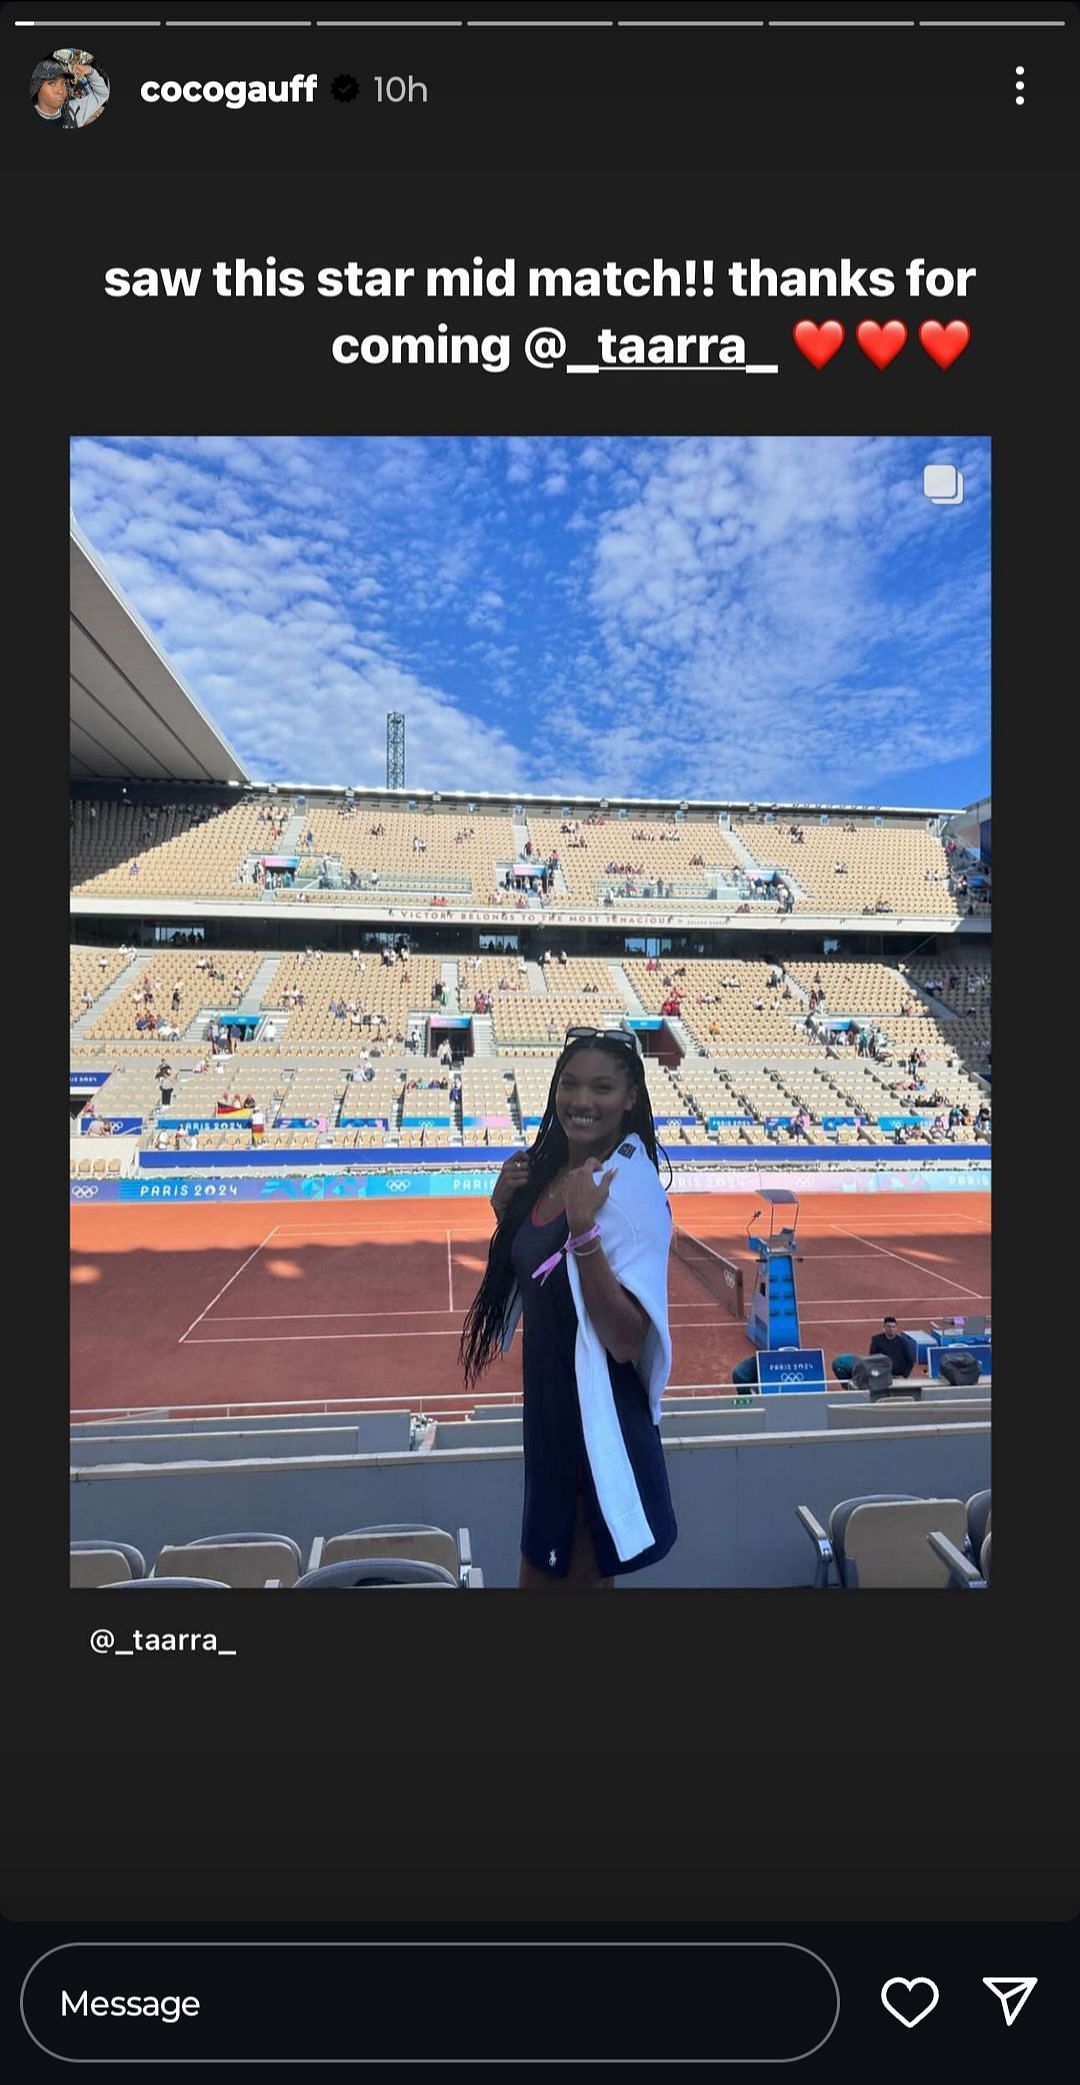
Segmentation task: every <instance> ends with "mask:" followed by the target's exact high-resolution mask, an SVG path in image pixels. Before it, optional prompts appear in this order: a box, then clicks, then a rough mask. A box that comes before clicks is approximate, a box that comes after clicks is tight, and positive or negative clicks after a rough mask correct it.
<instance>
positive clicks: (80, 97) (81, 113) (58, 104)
mask: <svg viewBox="0 0 1080 2085" xmlns="http://www.w3.org/2000/svg"><path fill="white" fill-rule="evenodd" d="M108 99H109V80H108V75H107V74H106V73H105V72H103V71H102V69H101V66H100V65H98V64H97V62H96V60H95V58H94V54H93V52H92V51H74V50H62V51H53V53H52V56H51V57H49V58H42V59H41V60H40V62H39V63H38V64H37V65H35V67H34V70H33V72H32V73H31V75H30V106H31V109H32V110H33V112H34V114H35V115H36V116H37V117H38V118H39V119H40V121H41V122H43V123H52V124H55V126H56V128H57V129H58V130H83V129H85V127H86V125H87V124H88V123H93V122H95V121H96V119H97V118H98V116H100V115H101V112H102V110H103V109H104V107H105V104H106V102H107V101H108Z"/></svg>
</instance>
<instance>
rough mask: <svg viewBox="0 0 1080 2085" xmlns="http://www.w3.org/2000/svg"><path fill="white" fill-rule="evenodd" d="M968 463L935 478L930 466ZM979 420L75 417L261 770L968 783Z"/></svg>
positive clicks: (872, 792) (120, 544) (611, 785)
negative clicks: (920, 424)
mask: <svg viewBox="0 0 1080 2085" xmlns="http://www.w3.org/2000/svg"><path fill="white" fill-rule="evenodd" d="M941 461H948V462H952V463H956V464H958V465H959V466H960V468H961V469H962V471H963V474H964V485H965V497H964V502H963V504H962V505H961V506H958V507H935V506H933V505H932V504H931V503H930V501H928V500H927V499H926V498H925V497H924V495H923V491H922V474H923V466H924V464H926V463H928V462H941ZM989 473H990V445H989V441H988V440H986V439H984V438H979V437H973V436H970V435H964V436H960V437H951V438H950V437H944V436H943V437H937V438H929V437H925V438H924V437H918V438H908V437H897V436H887V437H870V436H845V437H835V436H828V437H825V436H773V435H770V436H759V437H752V436H750V437H748V436H727V435H688V436H664V437H642V436H625V437H598V438H596V439H586V438H583V437H578V436H574V437H566V438H558V437H549V436H543V437H526V436H511V437H507V438H503V437H494V436H478V437H474V438H461V439H441V438H436V437H428V436H386V437H341V438H326V437H319V438H307V437H303V436H268V437H253V436H247V435H237V436H232V435H210V436H191V437H187V436H168V437H161V438H145V439H142V438H138V439H137V438H134V437H123V438H119V439H115V440H109V439H101V438H93V439H91V438H80V439H78V440H76V441H75V442H73V444H72V486H71V500H72V506H73V508H74V510H75V515H76V518H77V520H78V522H79V524H80V526H81V527H82V528H83V530H84V531H85V533H86V534H87V535H88V536H89V538H90V540H91V542H92V543H93V544H94V546H95V548H96V549H97V550H98V551H99V552H100V553H101V554H102V556H103V557H104V559H105V560H106V562H107V564H108V565H109V567H110V570H111V571H112V572H113V574H114V576H115V577H116V579H117V580H118V581H119V583H120V585H121V587H122V588H123V589H124V591H125V593H126V594H127V595H128V597H129V599H130V600H131V601H132V602H133V604H134V606H135V607H136V608H137V609H138V611H139V613H140V615H142V617H143V618H144V620H145V621H146V622H147V623H148V624H149V626H150V628H151V629H152V630H153V632H154V634H155V636H156V637H157V639H158V641H159V643H160V644H161V645H162V647H163V649H164V651H165V652H166V654H167V655H168V657H169V658H170V659H171V660H172V662H173V664H174V665H175V666H176V667H177V668H178V670H179V671H180V673H181V674H182V675H183V677H184V679H185V680H186V681H187V683H188V685H189V686H190V688H191V690H192V692H193V694H194V695H195V696H196V698H197V699H198V701H199V702H200V703H201V705H202V707H203V708H204V709H205V710H206V711H207V712H208V714H209V715H210V716H211V717H212V718H213V719H214V721H215V723H216V724H217V725H218V726H219V728H220V729H221V730H222V732H223V733H224V735H225V737H226V738H227V739H228V740H229V741H230V743H231V744H232V745H233V746H234V747H235V749H236V751H237V752H238V753H239V754H240V756H241V757H242V759H243V760H244V761H245V763H246V765H247V766H248V767H249V769H250V770H251V772H252V773H253V774H254V775H255V776H256V777H257V778H258V779H260V780H268V781H273V780H282V779H284V780H290V781H307V782H312V783H320V782H322V783H331V782H338V783H340V782H351V783H353V784H371V785H375V786H378V785H380V784H381V783H382V782H383V781H384V779H385V770H386V753H385V733H386V723H385V720H386V712H387V710H390V709H400V710H403V711H404V712H405V717H406V758H407V780H408V782H409V783H410V784H412V785H413V786H414V787H417V788H445V789H468V788H473V789H491V790H523V791H529V790H533V791H537V792H547V791H560V792H561V791H567V792H572V793H577V794H596V795H607V796H616V795H636V796H661V797H675V798H678V797H682V796H686V797H695V796H707V797H725V796H727V797H734V798H765V799H768V798H776V799H783V798H795V799H797V800H798V799H802V800H810V801H815V800H818V801H820V800H824V799H833V800H839V801H845V802H851V803H890V804H918V805H953V804H955V805H962V804H966V803H969V802H971V801H972V800H973V799H974V798H976V797H978V796H980V795H982V794H984V793H986V791H987V790H988V788H989V758H990V749H989V737H990V677H989V658H990V501H989Z"/></svg>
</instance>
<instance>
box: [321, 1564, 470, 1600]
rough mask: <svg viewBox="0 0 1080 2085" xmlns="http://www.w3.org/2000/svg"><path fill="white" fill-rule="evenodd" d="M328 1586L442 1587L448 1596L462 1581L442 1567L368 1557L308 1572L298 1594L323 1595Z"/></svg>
mask: <svg viewBox="0 0 1080 2085" xmlns="http://www.w3.org/2000/svg"><path fill="white" fill-rule="evenodd" d="M327 1586H345V1587H351V1588H353V1589H354V1590H364V1591H370V1590H371V1589H373V1588H374V1587H377V1586H441V1587H443V1588H444V1590H446V1591H448V1592H456V1591H457V1590H458V1581H457V1579H456V1578H455V1577H454V1574H453V1572H452V1571H444V1570H443V1569H442V1566H441V1565H439V1564H426V1563H421V1562H420V1561H419V1560H418V1559H417V1558H415V1557H396V1556H368V1557H351V1558H348V1559H346V1560H345V1561H343V1562H341V1563H338V1564H324V1565H323V1566H322V1568H321V1569H319V1570H317V1571H307V1572H305V1574H304V1576H303V1578H299V1579H297V1582H296V1586H295V1588H294V1590H295V1591H296V1592H298V1593H306V1592H310V1591H312V1590H313V1589H314V1590H319V1591H321V1590H322V1589H323V1588H324V1587H327Z"/></svg>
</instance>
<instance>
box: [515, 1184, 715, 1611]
mask: <svg viewBox="0 0 1080 2085" xmlns="http://www.w3.org/2000/svg"><path fill="white" fill-rule="evenodd" d="M568 1235H569V1233H568V1229H567V1222H566V1216H565V1213H560V1214H559V1215H558V1216H556V1217H555V1218H554V1219H553V1220H552V1222H551V1223H546V1224H535V1223H534V1222H533V1220H532V1216H531V1214H530V1215H528V1216H526V1217H525V1219H524V1221H523V1222H522V1223H521V1224H520V1225H519V1227H518V1230H517V1232H516V1233H515V1236H514V1242H513V1246H512V1248H511V1255H512V1260H513V1267H514V1273H515V1275H516V1276H517V1280H518V1285H519V1287H520V1289H521V1298H522V1316H521V1324H522V1341H523V1353H522V1379H523V1384H524V1410H523V1424H522V1437H523V1443H524V1451H525V1503H524V1508H523V1512H522V1521H521V1554H522V1556H523V1557H524V1558H525V1559H526V1561H527V1562H528V1563H530V1564H533V1565H535V1567H536V1569H537V1570H538V1571H546V1572H548V1573H549V1575H550V1576H551V1577H552V1578H565V1577H566V1575H567V1572H568V1570H569V1566H570V1551H571V1547H572V1544H573V1537H574V1521H575V1517H576V1514H577V1501H578V1493H579V1492H581V1493H582V1494H583V1495H584V1498H585V1508H586V1517H587V1520H588V1525H589V1530H590V1533H591V1535H592V1539H593V1547H594V1549H595V1551H596V1561H597V1564H598V1565H599V1568H600V1575H601V1577H603V1578H615V1577H618V1576H619V1575H621V1574H623V1573H625V1572H628V1571H641V1570H642V1569H644V1567H645V1566H646V1565H647V1564H656V1563H659V1561H660V1558H661V1557H665V1556H666V1555H667V1553H668V1551H669V1549H671V1548H672V1546H673V1544H674V1542H675V1538H676V1536H677V1534H678V1528H677V1526H676V1521H675V1514H674V1510H673V1508H672V1504H671V1492H670V1489H669V1487H668V1478H667V1464H666V1462H665V1459H664V1450H663V1447H662V1445H661V1441H660V1429H659V1427H657V1426H654V1425H653V1422H652V1413H651V1412H650V1409H649V1394H648V1391H647V1390H646V1388H645V1386H644V1384H643V1383H642V1381H641V1378H640V1377H639V1375H638V1373H637V1371H636V1369H635V1368H634V1365H633V1363H632V1362H630V1361H613V1360H612V1358H611V1355H610V1354H609V1355H608V1374H609V1376H610V1378H611V1388H612V1392H613V1395H614V1398H615V1410H616V1412H617V1413H618V1417H619V1425H620V1427H621V1429H622V1436H623V1440H624V1441H625V1443H626V1451H627V1454H628V1456H629V1458H630V1466H631V1468H632V1470H633V1472H634V1478H635V1481H636V1483H637V1488H638V1493H639V1495H640V1498H641V1503H642V1506H643V1508H644V1510H645V1516H646V1518H647V1520H648V1523H649V1526H650V1527H651V1529H652V1531H653V1534H654V1536H655V1537H656V1539H655V1541H654V1542H653V1543H652V1545H651V1546H650V1548H648V1549H643V1550H642V1551H641V1552H640V1553H639V1555H637V1556H636V1557H631V1558H629V1560H628V1561H627V1562H626V1563H621V1562H620V1560H619V1557H618V1554H617V1552H616V1549H615V1545H614V1543H613V1542H612V1539H611V1535H610V1533H609V1532H608V1527H607V1523H606V1521H605V1520H604V1517H603V1515H602V1513H601V1511H600V1506H599V1503H598V1501H597V1497H596V1489H595V1486H594V1484H593V1481H592V1474H591V1472H590V1469H589V1460H588V1456H587V1455H586V1452H585V1438H584V1435H583V1433H582V1428H581V1407H580V1404H579V1402H578V1389H577V1376H576V1373H575V1368H574V1347H575V1342H576V1339H577V1312H576V1310H575V1309H574V1298H573V1295H572V1294H571V1290H570V1277H569V1275H568V1274H567V1271H566V1258H565V1255H563V1257H562V1258H561V1259H560V1261H559V1264H558V1266H557V1267H556V1268H554V1269H553V1271H552V1272H551V1273H550V1274H549V1275H548V1277H547V1280H546V1281H534V1280H533V1279H532V1276H533V1272H534V1270H535V1269H536V1268H537V1267H539V1266H540V1264H541V1262H542V1261H544V1260H546V1259H549V1258H550V1256H551V1254H552V1253H553V1252H555V1251H556V1249H557V1248H558V1247H559V1246H561V1245H565V1243H566V1239H567V1237H568Z"/></svg>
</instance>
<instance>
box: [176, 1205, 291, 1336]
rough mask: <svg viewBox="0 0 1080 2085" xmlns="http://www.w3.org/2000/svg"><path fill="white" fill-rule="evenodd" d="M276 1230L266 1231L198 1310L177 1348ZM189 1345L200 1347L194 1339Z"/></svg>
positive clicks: (275, 1228) (275, 1226) (267, 1242)
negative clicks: (203, 1306)
mask: <svg viewBox="0 0 1080 2085" xmlns="http://www.w3.org/2000/svg"><path fill="white" fill-rule="evenodd" d="M276 1230H277V1225H276V1224H275V1225H274V1228H273V1230H271V1231H267V1233H266V1236H265V1238H260V1240H259V1243H258V1245H256V1246H255V1247H254V1250H253V1251H251V1252H249V1254H248V1256H247V1259H246V1260H245V1261H244V1262H243V1264H242V1265H241V1266H239V1267H238V1268H237V1270H236V1273H235V1274H230V1276H229V1279H228V1281H226V1282H222V1285H221V1287H220V1289H219V1290H218V1292H217V1295H216V1296H211V1298H210V1301H209V1303H208V1304H207V1306H206V1310H200V1312H199V1315H198V1317H197V1318H192V1320H191V1323H190V1325H189V1326H188V1328H187V1332H182V1333H181V1334H180V1337H179V1339H178V1340H177V1342H176V1344H177V1346H178V1347H182V1346H183V1345H184V1344H185V1342H186V1340H187V1338H188V1334H189V1333H191V1332H194V1330H195V1327H196V1325H201V1324H202V1321H203V1319H204V1317H205V1316H206V1313H207V1311H211V1310H213V1308H214V1305H215V1303H217V1301H218V1300H219V1298H220V1297H222V1296H223V1295H224V1294H225V1291H226V1289H231V1288H232V1285H233V1283H234V1281H236V1279H237V1277H238V1276H239V1275H241V1274H242V1273H243V1271H244V1268H245V1267H250V1265H251V1262H252V1260H253V1259H254V1258H255V1254H256V1253H259V1252H261V1251H262V1249H263V1246H264V1245H269V1243H270V1240H271V1238H272V1237H273V1236H274V1232H275V1231H276ZM191 1344H192V1346H196V1347H197V1346H199V1345H201V1341H199V1340H197V1339H195V1340H192V1342H191Z"/></svg>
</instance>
